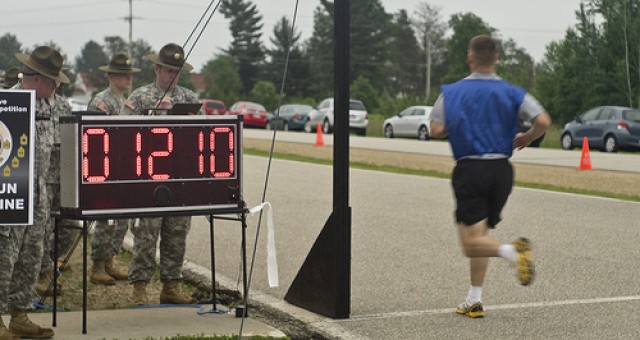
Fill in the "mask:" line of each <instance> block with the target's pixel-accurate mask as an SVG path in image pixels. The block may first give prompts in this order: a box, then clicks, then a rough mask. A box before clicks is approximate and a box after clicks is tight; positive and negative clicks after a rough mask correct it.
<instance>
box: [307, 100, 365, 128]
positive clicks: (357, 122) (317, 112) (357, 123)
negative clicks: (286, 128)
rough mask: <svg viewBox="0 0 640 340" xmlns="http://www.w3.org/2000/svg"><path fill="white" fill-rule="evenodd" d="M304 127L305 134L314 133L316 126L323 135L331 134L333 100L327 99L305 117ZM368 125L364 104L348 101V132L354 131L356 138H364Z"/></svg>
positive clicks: (357, 101)
mask: <svg viewBox="0 0 640 340" xmlns="http://www.w3.org/2000/svg"><path fill="white" fill-rule="evenodd" d="M307 117H308V119H307V121H306V123H305V125H304V130H305V131H306V132H315V131H316V129H317V127H318V124H320V125H321V127H322V132H323V133H332V132H333V124H334V117H333V98H327V99H325V100H323V101H321V102H320V104H319V105H318V106H317V107H316V108H315V109H314V110H312V111H311V112H309V115H308V116H307ZM368 125H369V113H368V112H367V109H366V107H365V106H364V103H362V102H361V101H359V100H353V99H350V100H349V130H352V131H355V133H356V134H357V135H358V136H366V134H367V126H368Z"/></svg>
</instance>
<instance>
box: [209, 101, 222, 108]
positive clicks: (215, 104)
mask: <svg viewBox="0 0 640 340" xmlns="http://www.w3.org/2000/svg"><path fill="white" fill-rule="evenodd" d="M207 107H210V108H212V109H224V104H222V103H218V102H207Z"/></svg>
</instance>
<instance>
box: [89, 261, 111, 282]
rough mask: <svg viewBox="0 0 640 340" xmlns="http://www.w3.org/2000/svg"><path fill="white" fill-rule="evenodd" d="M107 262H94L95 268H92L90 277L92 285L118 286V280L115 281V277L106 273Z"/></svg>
mask: <svg viewBox="0 0 640 340" xmlns="http://www.w3.org/2000/svg"><path fill="white" fill-rule="evenodd" d="M105 262H106V261H104V260H94V261H93V266H91V276H90V277H89V280H91V283H93V284H97V285H107V286H110V285H114V284H116V280H114V279H113V277H111V276H110V275H109V274H107V272H106V271H105Z"/></svg>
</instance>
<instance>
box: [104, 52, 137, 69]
mask: <svg viewBox="0 0 640 340" xmlns="http://www.w3.org/2000/svg"><path fill="white" fill-rule="evenodd" d="M132 65H133V62H132V61H131V59H130V58H129V57H128V56H127V55H126V54H124V53H117V54H116V55H114V56H113V58H111V61H109V65H105V66H99V67H98V69H99V70H100V71H104V72H108V73H138V72H140V69H139V68H137V67H133V66H132Z"/></svg>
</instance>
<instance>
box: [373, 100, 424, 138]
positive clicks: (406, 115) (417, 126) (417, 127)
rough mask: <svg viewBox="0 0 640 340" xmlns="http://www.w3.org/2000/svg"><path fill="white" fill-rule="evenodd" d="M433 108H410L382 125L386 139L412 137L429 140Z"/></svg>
mask: <svg viewBox="0 0 640 340" xmlns="http://www.w3.org/2000/svg"><path fill="white" fill-rule="evenodd" d="M432 109H433V106H410V107H408V108H406V109H404V110H402V111H400V113H398V114H397V115H395V116H393V117H391V118H387V119H386V120H385V121H384V122H383V123H382V132H383V133H384V136H385V137H386V138H394V137H410V138H418V139H419V140H429V123H431V110H432Z"/></svg>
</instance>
